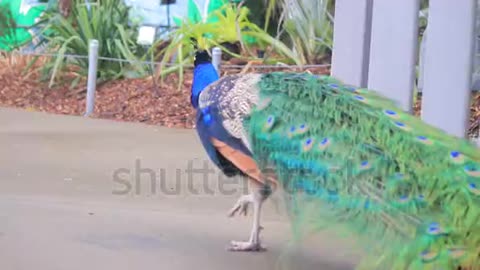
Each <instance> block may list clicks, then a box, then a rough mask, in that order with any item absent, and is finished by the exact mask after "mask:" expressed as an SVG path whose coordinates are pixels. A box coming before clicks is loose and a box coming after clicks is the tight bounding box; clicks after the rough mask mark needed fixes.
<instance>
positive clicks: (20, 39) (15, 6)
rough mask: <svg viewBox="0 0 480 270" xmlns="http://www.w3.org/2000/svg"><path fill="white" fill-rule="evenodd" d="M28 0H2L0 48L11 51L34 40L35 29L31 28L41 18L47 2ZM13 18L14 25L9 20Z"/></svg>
mask: <svg viewBox="0 0 480 270" xmlns="http://www.w3.org/2000/svg"><path fill="white" fill-rule="evenodd" d="M32 2H33V1H28V0H0V12H1V13H2V14H0V27H8V28H7V29H2V31H1V32H0V50H4V51H10V50H12V49H14V48H17V47H19V46H22V45H25V44H27V43H29V42H31V41H32V37H33V36H34V33H33V30H32V29H29V28H30V27H31V26H33V25H34V24H35V23H36V22H37V21H38V20H39V18H40V15H41V14H42V13H43V11H44V10H45V8H46V6H47V4H46V3H39V2H33V3H32ZM9 18H10V19H12V20H13V22H14V25H11V24H9V23H8V22H7V20H8V19H9Z"/></svg>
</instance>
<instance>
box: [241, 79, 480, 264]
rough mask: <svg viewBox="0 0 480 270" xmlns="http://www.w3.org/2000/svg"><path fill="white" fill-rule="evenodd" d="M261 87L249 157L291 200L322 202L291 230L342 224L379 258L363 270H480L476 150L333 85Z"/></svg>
mask: <svg viewBox="0 0 480 270" xmlns="http://www.w3.org/2000/svg"><path fill="white" fill-rule="evenodd" d="M258 88H259V89H260V100H259V102H260V104H262V103H264V106H261V108H256V109H255V110H253V111H252V113H251V114H250V116H249V117H248V118H246V119H245V121H244V125H245V126H246V127H247V128H248V130H249V136H250V143H251V147H252V152H253V154H254V157H255V159H256V160H257V162H258V164H259V165H260V167H261V168H265V167H266V166H273V167H275V169H276V173H277V177H278V179H279V181H280V182H281V183H282V184H283V185H284V187H285V188H286V189H287V190H288V191H289V192H290V193H291V194H292V196H293V198H294V199H295V198H297V197H298V198H300V194H303V195H302V196H307V197H308V198H309V199H310V201H317V202H321V203H320V204H319V205H318V208H314V209H315V210H314V211H310V212H308V215H309V216H307V217H305V215H303V216H302V211H304V208H303V206H302V205H301V204H299V205H298V207H297V208H296V209H295V210H296V212H297V213H298V215H297V216H296V218H297V219H295V220H294V222H301V220H304V219H305V218H308V219H309V220H311V221H313V222H314V223H317V224H323V225H329V224H330V225H336V226H337V225H342V226H347V227H348V229H349V231H350V232H353V233H356V235H358V236H360V237H361V238H362V241H364V242H362V244H363V245H365V247H369V251H372V253H371V254H373V255H374V256H376V257H374V258H373V259H372V258H370V259H367V260H365V261H364V263H365V269H402V270H403V269H452V268H451V267H452V266H454V265H459V264H462V265H469V266H476V267H478V266H479V265H480V260H479V256H478V255H479V248H480V234H479V233H480V222H479V221H480V220H479V216H480V208H479V206H480V189H479V185H480V165H479V161H480V153H479V151H478V150H477V149H476V148H475V147H474V146H473V145H471V144H470V143H469V142H467V141H465V140H460V139H457V138H454V137H451V136H449V135H447V134H445V133H444V132H442V131H440V130H438V129H435V128H433V127H431V126H428V125H426V124H425V123H424V122H422V121H421V120H420V119H418V118H416V117H414V116H411V115H409V114H407V113H405V112H402V111H401V110H399V109H398V108H397V107H396V106H395V103H394V102H392V101H390V100H388V99H386V98H384V97H381V96H380V95H378V94H376V93H375V92H373V91H368V90H365V89H355V88H353V87H349V86H346V85H342V83H341V82H339V81H337V80H334V79H333V78H331V77H326V76H325V77H316V76H313V75H308V74H291V73H271V74H266V75H263V76H262V78H261V80H260V81H259V82H258ZM264 101H266V102H264ZM265 103H267V104H268V105H266V106H265ZM299 190H303V191H304V192H303V193H299V192H298V191H299ZM298 201H300V200H298ZM293 202H295V200H294V201H293ZM471 269H476V268H471Z"/></svg>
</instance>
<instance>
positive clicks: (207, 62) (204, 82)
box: [190, 50, 219, 108]
mask: <svg viewBox="0 0 480 270" xmlns="http://www.w3.org/2000/svg"><path fill="white" fill-rule="evenodd" d="M193 64H194V68H193V82H192V89H191V94H190V103H191V104H192V106H193V107H194V108H197V107H198V98H199V96H200V93H201V92H202V91H203V89H205V88H206V87H207V86H208V85H209V84H211V83H213V82H214V81H216V80H218V78H219V76H218V73H217V71H216V70H215V68H214V67H213V65H212V58H211V57H210V54H209V53H208V51H205V50H199V51H197V52H195V58H194V62H193Z"/></svg>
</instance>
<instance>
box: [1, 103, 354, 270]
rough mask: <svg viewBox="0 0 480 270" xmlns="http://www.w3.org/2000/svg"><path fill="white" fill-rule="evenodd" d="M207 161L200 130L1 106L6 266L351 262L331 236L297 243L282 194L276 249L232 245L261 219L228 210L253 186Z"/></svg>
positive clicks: (329, 265) (276, 213)
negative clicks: (237, 249) (234, 249)
mask: <svg viewBox="0 0 480 270" xmlns="http://www.w3.org/2000/svg"><path fill="white" fill-rule="evenodd" d="M206 160H207V157H206V156H205V154H204V152H203V149H202V148H201V145H200V143H199V141H198V139H197V137H196V135H195V133H194V132H193V131H191V130H177V129H167V128H162V127H156V126H146V125H142V124H132V123H119V122H113V121H107V120H98V119H85V118H83V117H72V116H60V115H49V114H45V113H37V112H25V111H21V110H16V109H6V108H0V269H2V270H30V269H36V270H56V269H59V270H70V269H72V270H73V269H79V270H80V269H82V270H85V269H92V270H93V269H102V270H110V269H112V270H113V269H115V270H123V269H144V270H146V269H169V270H170V269H171V270H177V269H179V270H180V269H212V270H216V269H232V270H233V269H299V270H300V269H306V270H307V269H308V270H309V269H322V270H349V269H353V267H354V263H355V262H356V259H357V258H358V256H357V255H356V254H357V253H355V252H354V251H353V250H352V248H351V245H350V243H348V241H347V240H345V239H338V238H335V237H333V236H330V235H329V234H328V233H322V234H319V235H317V236H315V237H313V238H309V240H308V241H307V242H306V243H303V244H302V245H301V246H295V248H293V249H291V248H289V245H288V244H289V243H290V240H291V239H290V238H291V233H290V227H289V223H288V221H287V220H286V219H285V216H284V214H283V213H282V211H281V198H280V196H279V195H278V194H277V195H276V196H275V197H274V198H273V200H269V202H268V203H267V204H266V207H265V210H264V211H263V215H262V225H263V226H264V227H265V230H264V231H263V234H262V238H263V241H264V243H265V244H266V245H267V247H268V248H269V250H268V251H267V252H264V253H258V254H251V253H230V252H227V251H225V246H226V245H227V243H228V242H229V241H230V240H244V239H246V238H247V237H248V234H249V230H250V226H251V217H236V218H233V219H229V218H227V217H226V212H227V210H228V209H229V208H230V207H231V206H232V205H233V203H234V202H235V200H236V199H237V197H238V196H239V195H240V194H241V193H242V192H243V191H244V185H243V184H241V183H242V181H240V179H233V180H232V179H225V178H222V175H221V174H220V173H218V171H217V170H214V171H213V172H209V173H205V172H201V170H200V169H202V168H203V166H204V161H206ZM205 164H208V166H209V170H211V169H212V168H213V167H212V165H211V164H210V163H208V162H207V163H205ZM189 169H190V171H191V170H197V171H196V172H195V173H188V172H187V171H188V170H189ZM186 170H187V171H186ZM152 179H154V180H152Z"/></svg>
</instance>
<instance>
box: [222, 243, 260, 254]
mask: <svg viewBox="0 0 480 270" xmlns="http://www.w3.org/2000/svg"><path fill="white" fill-rule="evenodd" d="M228 250H229V251H253V252H260V251H266V250H267V248H266V247H265V246H263V245H261V244H260V243H259V242H253V241H246V242H242V241H231V242H230V246H229V247H228Z"/></svg>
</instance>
